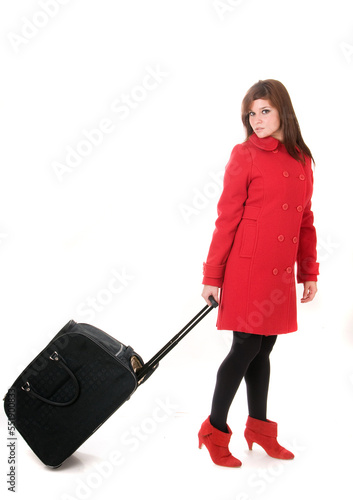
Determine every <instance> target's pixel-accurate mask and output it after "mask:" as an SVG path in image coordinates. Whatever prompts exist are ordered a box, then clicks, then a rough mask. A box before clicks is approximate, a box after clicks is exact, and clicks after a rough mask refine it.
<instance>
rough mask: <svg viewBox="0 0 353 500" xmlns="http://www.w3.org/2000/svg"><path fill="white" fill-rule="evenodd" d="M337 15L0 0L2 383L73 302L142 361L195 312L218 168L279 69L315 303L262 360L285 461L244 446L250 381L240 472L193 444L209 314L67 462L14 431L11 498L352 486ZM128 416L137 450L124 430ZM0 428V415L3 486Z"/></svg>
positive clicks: (308, 9) (259, 494) (346, 87)
mask: <svg viewBox="0 0 353 500" xmlns="http://www.w3.org/2000/svg"><path fill="white" fill-rule="evenodd" d="M55 6H56V7H55ZM46 10H47V11H48V12H50V15H49V14H45V11H46ZM352 13H353V12H352V6H351V2H350V1H349V0H336V1H335V2H332V1H311V2H310V1H309V2H308V1H307V0H305V1H304V0H298V1H296V2H294V3H293V2H283V1H281V0H268V1H266V2H263V1H261V0H243V1H241V0H240V1H235V0H223V1H222V0H220V1H219V2H218V3H216V2H213V1H211V0H203V1H202V0H191V1H190V0H189V1H186V0H179V1H178V2H171V1H166V0H164V1H162V0H149V1H145V0H134V1H129V2H128V1H108V0H101V1H99V2H98V1H93V0H71V1H68V0H66V1H65V2H64V1H61V2H60V3H59V0H58V1H57V2H54V1H53V0H51V1H49V0H46V1H45V0H43V1H42V2H40V1H32V0H31V1H28V0H26V1H25V0H21V1H20V0H18V1H16V2H10V1H9V0H8V1H4V2H2V3H1V7H0V18H1V28H0V30H1V31H0V35H1V37H0V43H1V45H0V51H1V79H0V90H1V92H0V105H1V110H0V113H1V121H0V123H1V125H0V126H1V139H2V140H1V148H0V151H1V152H0V154H1V184H0V189H1V197H0V201H1V210H0V265H1V275H0V276H1V287H0V294H1V297H0V304H1V320H0V321H1V339H2V349H1V380H0V383H1V391H2V394H5V393H6V391H7V389H8V387H9V386H10V385H11V384H12V382H13V381H14V379H15V378H16V377H17V376H18V374H19V373H20V371H21V370H22V369H23V368H24V367H25V366H26V365H27V364H28V363H29V362H30V361H31V360H32V358H33V357H34V356H35V355H36V354H37V353H38V352H39V351H40V350H41V349H43V348H44V347H45V345H46V344H47V343H48V342H49V340H50V339H51V338H52V337H53V336H54V335H55V334H56V332H57V331H58V330H60V329H61V327H62V326H63V325H64V324H65V323H66V322H67V321H68V320H69V319H71V318H72V319H75V320H76V321H83V322H89V323H92V324H94V325H95V326H98V327H99V328H102V329H103V330H105V331H107V332H109V333H110V334H111V335H113V336H115V337H116V338H118V339H119V340H120V341H122V342H124V343H126V344H130V345H132V346H133V347H134V348H135V349H136V350H137V352H139V353H140V354H141V355H142V356H143V357H144V359H145V360H147V359H148V358H149V357H150V356H152V355H153V354H154V352H155V351H156V350H157V349H159V348H160V347H161V346H162V345H163V344H164V343H165V342H166V341H167V340H168V339H169V338H170V337H171V336H172V335H174V334H175V333H176V332H177V331H178V330H179V329H180V328H181V327H182V326H183V325H184V324H185V323H186V322H187V321H188V320H189V319H190V318H191V317H192V316H193V315H194V314H196V312H197V311H198V310H199V309H200V308H201V307H203V305H204V303H203V300H202V299H201V297H200V293H201V288H202V287H201V284H200V283H201V279H202V262H203V260H205V258H206V255H207V251H208V246H209V243H210V239H211V235H212V231H213V227H214V221H215V218H216V203H217V200H218V197H219V195H220V193H221V187H220V181H219V179H220V177H221V176H222V173H223V171H224V166H225V164H226V163H227V161H228V158H229V155H230V152H231V150H232V148H233V146H234V145H235V144H236V143H239V142H241V141H242V140H243V138H244V132H243V128H242V124H241V120H240V104H241V100H242V98H243V96H244V94H245V93H246V91H247V90H248V88H249V87H250V86H251V85H252V84H253V83H255V82H256V81H257V80H259V79H266V78H274V79H278V80H280V81H282V82H283V83H284V84H285V86H286V87H287V89H288V91H289V93H290V95H291V98H292V101H293V105H294V108H295V110H296V113H297V116H298V119H299V122H300V125H301V130H302V134H303V137H304V140H305V142H306V143H307V144H308V145H309V147H310V149H311V151H312V153H313V155H314V158H315V160H316V169H315V186H314V197H313V209H314V213H315V224H316V228H317V233H318V253H319V260H320V264H321V267H320V271H321V275H320V277H319V294H318V295H317V298H316V299H315V302H313V303H309V304H305V305H301V304H300V303H299V304H298V320H299V331H298V332H296V333H292V334H289V335H284V336H282V337H280V338H279V339H278V341H277V344H276V346H275V349H274V351H273V353H272V358H271V359H272V379H271V387H270V396H269V405H268V418H270V419H272V420H275V421H277V422H278V423H279V435H280V438H279V440H280V442H281V443H282V444H287V445H288V448H289V449H291V450H292V451H293V452H294V453H295V455H296V458H295V460H294V461H291V462H283V461H278V460H275V459H271V458H270V457H268V456H267V455H266V454H265V452H264V451H263V450H262V449H261V448H259V447H254V450H253V451H252V452H249V451H248V450H247V449H246V442H245V440H244V438H243V429H244V424H245V421H246V418H247V407H246V397H245V390H244V386H243V384H242V386H241V387H240V389H239V392H238V394H237V396H236V399H235V401H234V404H233V406H232V408H231V411H230V414H229V422H228V423H229V425H230V426H231V428H232V430H233V433H234V434H233V438H232V441H231V450H232V452H233V454H234V455H235V456H236V457H238V458H240V459H241V460H242V461H243V467H242V468H241V469H235V470H229V469H224V468H220V467H216V466H214V465H213V463H212V462H211V460H210V459H209V457H208V454H207V451H206V450H205V449H203V450H202V451H200V450H198V449H197V432H198V430H199V427H200V425H201V423H202V421H203V420H204V419H205V418H206V417H207V416H208V414H209V410H210V404H211V397H212V393H213V388H214V381H215V375H216V371H217V368H218V366H219V364H220V362H221V361H222V359H223V358H224V357H225V355H226V354H227V351H228V349H229V345H230V336H229V335H230V333H229V332H223V333H222V332H217V330H216V328H215V320H216V313H211V314H210V315H209V316H208V317H207V319H205V320H204V322H203V323H202V324H201V325H199V326H198V327H197V328H196V329H195V330H194V331H193V332H192V333H191V334H190V335H189V336H188V337H187V338H186V339H185V340H184V341H183V343H182V344H180V345H179V346H178V347H177V348H176V349H175V350H174V351H173V353H171V354H170V355H169V356H168V357H167V358H166V359H165V360H164V361H163V362H162V363H161V366H160V367H159V369H158V370H157V372H156V373H155V374H154V376H153V377H152V378H151V379H150V380H149V381H148V385H147V383H146V385H145V386H143V387H141V388H140V389H139V391H138V392H137V393H136V394H135V395H134V397H133V398H132V399H131V400H130V401H129V402H128V403H127V404H126V405H124V407H122V408H121V409H120V410H119V411H118V412H117V413H116V414H115V415H114V416H113V417H111V419H110V420H109V421H108V422H107V423H106V424H105V425H104V426H103V427H102V428H101V429H100V430H99V431H98V432H97V433H96V434H95V435H94V436H92V437H91V439H90V440H89V441H87V442H86V443H85V444H84V445H83V446H82V447H81V448H80V449H79V451H78V452H77V453H76V454H75V455H74V456H73V457H72V458H70V459H69V460H68V461H67V462H66V463H65V464H64V465H63V466H62V467H61V468H60V469H58V470H56V471H52V470H49V469H46V468H45V467H44V466H43V465H42V464H41V462H40V461H39V460H38V459H37V458H36V457H35V456H34V455H33V453H32V452H31V450H30V449H29V448H28V446H27V445H26V443H25V442H24V441H23V440H22V439H21V438H19V440H18V447H17V458H18V478H17V491H18V498H21V499H22V498H32V497H33V498H36V499H44V498H48V497H50V498H53V499H61V500H68V499H70V500H71V499H72V498H101V497H103V496H104V497H105V498H123V499H127V498H137V497H140V496H145V495H147V498H152V497H153V498H155V499H158V500H159V499H162V498H169V499H176V498H178V499H179V498H181V497H182V498H187V499H189V498H190V499H191V498H194V497H195V495H198V497H199V498H204V499H217V500H249V499H258V498H261V499H267V498H271V500H274V499H277V498H278V499H282V498H286V499H292V498H293V499H294V498H298V497H299V496H300V497H302V498H309V497H310V498H311V497H312V496H314V495H315V496H317V497H318V498H319V497H321V498H331V497H332V498H333V497H337V495H338V494H339V491H341V487H346V488H347V489H348V488H350V470H351V467H349V461H350V460H351V449H352V426H351V415H352V413H351V412H352V402H353V396H352V392H353V367H352V362H351V359H352V343H353V342H352V321H353V318H352V307H351V287H350V283H351V279H352V249H353V244H352V243H353V242H352V231H351V217H350V216H351V213H352V208H351V180H352V174H351V169H352V156H351V151H352V149H351V136H352V111H353V110H352V98H351V96H352V85H353V17H352ZM39 26H40V27H39ZM151 71H152V72H153V71H154V72H155V73H156V72H157V73H158V74H159V75H160V76H159V77H156V79H155V80H153V79H151V78H149V77H147V76H146V75H147V74H150V73H151ZM143 84H144V85H145V87H143V86H142V85H143ZM146 86H148V88H147V89H146ZM152 87H153V88H152ZM124 96H125V97H124ZM127 97H128V98H129V100H130V107H129V108H125V112H124V113H123V112H122V109H121V108H120V112H118V111H117V109H118V108H117V106H118V105H120V106H121V105H122V103H121V102H120V103H118V101H117V100H120V101H121V100H122V99H125V98H127ZM114 103H115V108H114ZM102 120H103V121H104V123H105V124H107V123H109V124H110V125H109V126H110V133H108V132H105V133H104V134H103V133H102V139H101V141H100V144H96V145H94V146H91V149H90V150H89V151H88V150H86V153H87V151H88V153H89V154H88V153H87V154H86V155H85V156H82V155H81V160H80V162H78V164H77V165H76V166H75V167H73V168H71V169H68V170H70V171H66V172H65V174H64V175H62V176H61V178H60V179H59V177H60V176H58V175H56V173H55V171H54V167H53V165H55V163H56V162H57V163H61V164H65V162H66V156H67V155H68V150H69V149H68V148H73V149H76V150H79V148H80V144H82V142H80V141H82V140H84V139H87V138H86V137H85V135H84V132H83V131H84V130H86V131H92V130H93V129H97V127H99V126H100V124H101V123H102ZM96 137H97V136H96ZM70 151H72V149H70ZM113 273H115V276H116V274H119V275H120V277H123V278H121V281H120V282H119V281H117V280H116V279H115V281H114V280H113V278H114V274H113ZM112 280H113V281H112ZM112 284H113V285H114V287H115V288H114V293H112V292H111V291H109V287H110V286H111V285H112ZM301 293H302V286H300V287H298V302H299V298H300V295H301ZM92 300H95V301H96V302H95V303H96V305H97V306H96V308H97V309H98V308H99V310H94V309H93V308H92V305H89V304H92ZM90 301H91V302H90ZM161 402H162V403H163V404H164V405H167V409H165V406H164V407H163V405H162V407H161V406H160V404H161ZM168 405H169V406H168ZM158 406H159V407H160V408H162V409H160V410H157V407H158ZM163 408H164V410H163ZM157 411H158V415H163V416H164V417H165V418H163V422H157V423H156V421H155V420H154V417H153V415H157ZM163 412H164V413H163ZM136 428H138V429H140V431H139V432H140V433H139V436H140V437H139V438H135V441H134V442H135V446H133V445H132V441H131V440H130V441H129V443H130V444H128V442H127V441H126V440H125V441H123V440H122V436H123V435H125V436H126V435H127V436H130V435H132V433H133V432H135V431H136ZM134 429H135V430H134ZM6 438H7V420H6V417H5V414H4V412H2V413H1V435H0V457H1V459H0V460H1V469H0V471H1V473H0V484H1V491H2V492H4V493H6V494H8V492H7V485H6V472H7V468H8V465H7V449H6ZM112 451H115V452H117V453H120V454H121V460H120V462H119V465H112V463H111V460H110V457H111V452H112ZM350 465H351V464H350Z"/></svg>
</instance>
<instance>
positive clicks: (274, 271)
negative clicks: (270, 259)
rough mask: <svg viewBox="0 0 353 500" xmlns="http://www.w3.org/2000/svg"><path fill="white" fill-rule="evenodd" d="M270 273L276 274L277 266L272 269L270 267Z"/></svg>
mask: <svg viewBox="0 0 353 500" xmlns="http://www.w3.org/2000/svg"><path fill="white" fill-rule="evenodd" d="M272 274H274V275H275V276H276V274H278V269H277V267H275V268H274V269H272Z"/></svg>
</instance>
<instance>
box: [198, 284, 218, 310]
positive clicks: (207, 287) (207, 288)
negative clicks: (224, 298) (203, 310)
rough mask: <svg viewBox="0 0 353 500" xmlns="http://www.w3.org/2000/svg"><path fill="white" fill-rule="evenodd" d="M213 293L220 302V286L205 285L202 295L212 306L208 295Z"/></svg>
mask: <svg viewBox="0 0 353 500" xmlns="http://www.w3.org/2000/svg"><path fill="white" fill-rule="evenodd" d="M210 295H212V297H213V298H214V299H215V301H216V302H217V303H218V304H219V298H218V296H219V288H218V287H217V286H211V285H204V287H203V290H202V293H201V296H202V297H203V298H204V299H205V301H206V302H207V304H208V305H209V306H211V305H212V304H211V302H210V301H209V300H208V297H209V296H210Z"/></svg>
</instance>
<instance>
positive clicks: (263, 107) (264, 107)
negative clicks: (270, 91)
mask: <svg viewBox="0 0 353 500" xmlns="http://www.w3.org/2000/svg"><path fill="white" fill-rule="evenodd" d="M270 107H271V106H262V108H259V109H266V108H270ZM249 111H251V109H249Z"/></svg>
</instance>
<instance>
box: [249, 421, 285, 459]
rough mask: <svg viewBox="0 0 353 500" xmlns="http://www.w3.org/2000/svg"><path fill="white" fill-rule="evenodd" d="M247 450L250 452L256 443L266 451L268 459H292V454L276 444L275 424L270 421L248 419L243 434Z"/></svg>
mask: <svg viewBox="0 0 353 500" xmlns="http://www.w3.org/2000/svg"><path fill="white" fill-rule="evenodd" d="M244 436H245V439H246V441H247V443H248V446H249V450H252V445H253V443H257V444H259V445H260V446H262V448H263V449H264V450H265V451H266V453H267V454H268V455H270V457H273V458H282V459H284V460H290V459H292V458H294V455H293V453H292V452H290V451H288V450H286V449H285V448H283V446H281V445H280V444H278V442H277V424H276V422H272V421H271V420H266V421H264V420H257V419H256V418H252V417H248V420H247V422H246V428H245V432H244Z"/></svg>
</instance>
